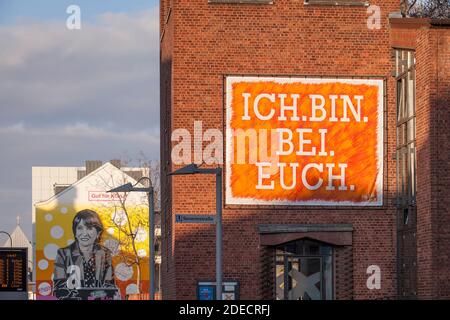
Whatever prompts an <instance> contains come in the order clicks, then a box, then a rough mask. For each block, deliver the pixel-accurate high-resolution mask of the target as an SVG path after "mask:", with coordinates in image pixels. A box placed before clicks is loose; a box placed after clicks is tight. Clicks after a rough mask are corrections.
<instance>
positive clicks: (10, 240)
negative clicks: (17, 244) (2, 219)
mask: <svg viewBox="0 0 450 320" xmlns="http://www.w3.org/2000/svg"><path fill="white" fill-rule="evenodd" d="M0 233H4V234H6V235H7V236H8V237H9V242H10V247H11V248H12V246H13V243H12V238H11V235H10V234H9V233H8V232H6V231H0Z"/></svg>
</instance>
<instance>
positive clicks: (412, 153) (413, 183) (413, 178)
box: [409, 143, 416, 204]
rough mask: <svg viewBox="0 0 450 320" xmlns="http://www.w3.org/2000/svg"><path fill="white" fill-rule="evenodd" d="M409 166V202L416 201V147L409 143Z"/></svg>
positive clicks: (413, 202)
mask: <svg viewBox="0 0 450 320" xmlns="http://www.w3.org/2000/svg"><path fill="white" fill-rule="evenodd" d="M409 156H410V159H411V160H410V166H411V169H410V170H411V200H412V203H411V204H415V202H416V148H415V144H414V143H413V144H411V148H410V152H409Z"/></svg>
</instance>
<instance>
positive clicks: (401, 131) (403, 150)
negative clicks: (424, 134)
mask: <svg viewBox="0 0 450 320" xmlns="http://www.w3.org/2000/svg"><path fill="white" fill-rule="evenodd" d="M395 58H396V59H395V60H396V63H395V76H396V82H397V148H396V159H397V206H398V207H399V208H408V207H414V206H415V204H416V105H415V94H416V88H415V64H416V63H415V55H414V51H410V50H395ZM403 220H404V222H405V223H407V222H408V221H409V219H403Z"/></svg>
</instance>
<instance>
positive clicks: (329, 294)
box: [323, 247, 333, 300]
mask: <svg viewBox="0 0 450 320" xmlns="http://www.w3.org/2000/svg"><path fill="white" fill-rule="evenodd" d="M327 248H330V247H327ZM330 249H331V248H330ZM323 282H324V285H325V288H324V290H325V300H331V299H333V260H332V257H331V256H329V257H324V261H323Z"/></svg>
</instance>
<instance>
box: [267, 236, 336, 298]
mask: <svg viewBox="0 0 450 320" xmlns="http://www.w3.org/2000/svg"><path fill="white" fill-rule="evenodd" d="M332 254H333V250H332V247H330V246H328V245H325V244H322V243H319V242H315V241H310V240H298V241H292V242H288V243H285V244H282V245H279V246H277V247H276V268H275V284H276V299H277V300H330V299H332V298H333V258H332Z"/></svg>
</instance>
